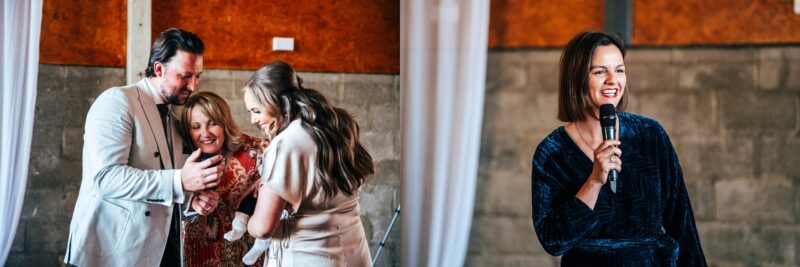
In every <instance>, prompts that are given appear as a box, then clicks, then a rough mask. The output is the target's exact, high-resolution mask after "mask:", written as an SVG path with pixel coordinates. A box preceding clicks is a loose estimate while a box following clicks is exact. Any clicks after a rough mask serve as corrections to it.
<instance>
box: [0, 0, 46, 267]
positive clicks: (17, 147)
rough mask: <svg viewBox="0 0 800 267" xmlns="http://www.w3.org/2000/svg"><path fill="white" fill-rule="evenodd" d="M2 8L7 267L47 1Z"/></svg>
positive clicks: (0, 136)
mask: <svg viewBox="0 0 800 267" xmlns="http://www.w3.org/2000/svg"><path fill="white" fill-rule="evenodd" d="M0 7H1V8H2V9H0V22H2V25H0V36H2V39H1V40H2V41H0V42H2V43H0V45H1V46H0V63H2V67H0V85H2V90H3V92H2V94H0V104H1V105H2V106H0V263H3V265H5V262H6V259H7V257H8V252H9V250H10V249H11V245H12V242H14V234H15V233H16V231H17V225H18V219H19V215H20V212H21V210H22V200H23V198H24V196H25V183H26V181H27V180H28V162H29V158H30V152H31V151H30V147H31V135H32V132H33V111H34V109H33V108H34V106H35V105H36V78H37V75H36V74H37V72H38V70H39V32H40V30H41V23H42V0H31V1H17V0H9V1H3V3H2V6H0Z"/></svg>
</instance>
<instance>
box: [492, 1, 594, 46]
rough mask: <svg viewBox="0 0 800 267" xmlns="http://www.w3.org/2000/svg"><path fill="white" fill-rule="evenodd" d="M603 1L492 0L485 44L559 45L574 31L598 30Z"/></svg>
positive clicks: (572, 34) (573, 34) (566, 40)
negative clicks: (487, 39)
mask: <svg viewBox="0 0 800 267" xmlns="http://www.w3.org/2000/svg"><path fill="white" fill-rule="evenodd" d="M604 12H605V1H597V0H574V1H553V0H549V1H548V0H493V1H492V2H491V9H490V16H489V47H490V48H514V47H562V46H564V45H566V44H567V42H569V39H571V38H572V37H573V36H575V34H577V33H578V32H581V31H586V30H602V29H603V19H604Z"/></svg>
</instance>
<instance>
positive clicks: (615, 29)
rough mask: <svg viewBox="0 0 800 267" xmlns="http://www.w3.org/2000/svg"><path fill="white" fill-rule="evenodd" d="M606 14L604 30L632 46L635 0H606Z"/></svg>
mask: <svg viewBox="0 0 800 267" xmlns="http://www.w3.org/2000/svg"><path fill="white" fill-rule="evenodd" d="M796 1H800V0H796ZM605 15H606V18H605V26H604V27H605V29H604V30H605V31H606V32H607V33H612V34H619V37H620V39H622V41H623V42H624V43H625V46H630V44H631V39H632V38H633V0H606V12H605Z"/></svg>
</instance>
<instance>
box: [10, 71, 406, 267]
mask: <svg viewBox="0 0 800 267" xmlns="http://www.w3.org/2000/svg"><path fill="white" fill-rule="evenodd" d="M252 74H253V71H252V70H221V69H209V70H206V71H205V73H204V75H203V78H202V80H201V84H200V90H207V91H213V92H215V93H217V94H219V95H221V96H222V97H223V98H225V99H226V100H227V101H228V104H229V105H230V106H231V109H232V113H233V115H234V119H235V120H236V122H237V124H238V125H239V127H240V128H242V130H244V131H245V133H247V134H250V135H255V136H257V135H258V134H257V132H256V129H255V127H253V126H251V124H250V117H249V114H248V113H247V110H246V108H245V107H244V103H243V99H242V92H241V88H242V87H243V86H244V84H245V83H246V82H247V80H248V79H249V78H250V76H251V75H252ZM300 76H301V77H302V78H303V80H304V86H305V87H308V88H314V89H318V90H320V91H321V92H322V93H323V94H324V95H325V96H326V97H328V99H329V101H331V102H333V103H334V104H335V105H337V106H340V107H342V108H344V109H346V110H348V111H350V112H351V113H352V114H353V115H354V116H355V118H356V120H357V121H358V123H359V124H360V126H361V134H362V135H361V141H362V142H363V143H364V144H365V146H366V148H367V150H368V151H370V153H371V154H372V157H373V159H374V160H375V163H376V175H375V176H374V177H373V178H372V179H371V180H370V181H368V183H367V184H366V186H365V187H364V188H363V190H362V194H361V201H360V203H361V214H362V222H363V224H364V228H365V231H366V234H367V239H368V240H369V244H370V249H371V250H372V253H373V255H374V253H375V250H376V249H377V247H378V244H379V243H380V241H381V239H382V238H383V236H384V234H385V233H386V227H387V226H388V225H389V222H390V221H391V219H392V215H393V210H394V207H396V205H398V204H399V203H400V193H399V189H400V163H399V160H400V152H399V151H400V144H399V142H400V116H399V114H400V108H399V107H400V100H399V98H400V87H399V76H398V75H373V74H343V73H300ZM124 84H125V70H124V69H123V68H105V67H82V66H62V65H44V64H43V65H40V66H39V78H38V96H37V103H36V113H35V121H34V130H33V142H32V145H31V148H32V151H31V161H30V169H29V176H28V182H27V186H26V192H25V202H24V204H23V210H22V215H21V219H20V223H19V227H18V229H17V233H16V236H15V239H14V243H13V245H12V249H11V252H10V254H9V257H8V260H7V262H6V264H5V265H6V266H60V265H62V261H63V258H64V255H63V254H64V252H65V249H66V242H67V235H68V233H69V222H70V219H71V217H72V211H73V209H74V207H75V201H76V199H77V194H78V189H79V187H80V182H81V153H82V149H83V130H84V129H83V126H84V122H85V119H86V113H87V112H88V110H89V107H90V106H91V104H92V102H93V101H94V99H95V98H96V97H97V96H98V95H99V94H100V93H101V92H102V91H103V90H105V89H107V88H109V87H113V86H120V85H124ZM399 244H400V228H399V226H397V227H396V228H395V229H394V230H393V231H392V233H391V235H390V237H389V240H388V242H387V244H386V245H385V248H384V250H383V251H382V252H381V256H380V257H381V258H380V259H379V262H380V266H399V260H400V250H399Z"/></svg>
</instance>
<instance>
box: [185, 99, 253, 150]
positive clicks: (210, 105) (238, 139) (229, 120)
mask: <svg viewBox="0 0 800 267" xmlns="http://www.w3.org/2000/svg"><path fill="white" fill-rule="evenodd" d="M195 108H197V109H199V110H200V111H202V112H203V114H205V115H206V116H207V117H208V118H209V119H211V120H213V121H215V122H217V123H219V125H220V126H222V129H225V142H223V143H222V152H223V153H228V152H232V151H236V150H237V149H239V148H240V147H241V146H242V143H243V142H244V141H243V137H242V136H243V134H242V130H241V129H239V126H237V125H236V122H235V121H233V116H231V108H230V107H229V106H228V103H227V102H225V99H222V97H220V96H218V95H217V94H215V93H212V92H199V93H196V94H193V95H192V96H190V97H189V99H188V100H186V104H184V105H183V110H182V111H181V122H183V123H181V125H182V130H183V134H184V136H185V137H186V140H188V141H189V144H191V147H192V150H195V149H197V146H196V145H195V144H194V142H193V141H192V137H191V135H190V134H189V129H191V127H192V110H193V109H195Z"/></svg>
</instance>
